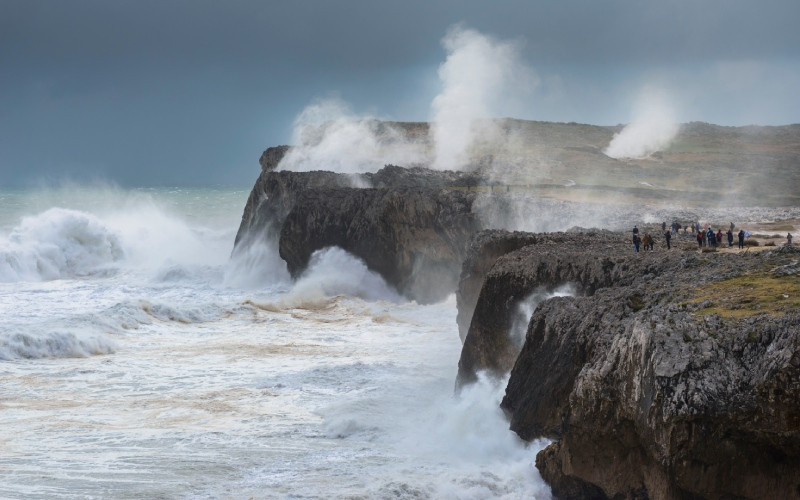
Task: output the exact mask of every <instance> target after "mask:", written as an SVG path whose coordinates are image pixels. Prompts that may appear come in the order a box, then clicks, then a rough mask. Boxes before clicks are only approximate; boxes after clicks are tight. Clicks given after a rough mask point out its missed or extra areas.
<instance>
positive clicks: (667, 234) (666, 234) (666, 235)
mask: <svg viewBox="0 0 800 500" xmlns="http://www.w3.org/2000/svg"><path fill="white" fill-rule="evenodd" d="M673 229H675V228H674V227H673ZM664 239H666V240H667V250H669V249H670V248H672V247H671V246H670V244H669V240H670V239H672V231H664Z"/></svg>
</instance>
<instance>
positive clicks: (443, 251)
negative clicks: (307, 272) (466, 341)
mask: <svg viewBox="0 0 800 500" xmlns="http://www.w3.org/2000/svg"><path fill="white" fill-rule="evenodd" d="M288 150H289V148H288V147H286V146H280V147H276V148H270V149H268V150H267V151H265V152H264V154H263V155H262V157H261V164H262V172H261V175H260V176H259V178H258V180H257V181H256V183H255V186H254V187H253V190H252V192H251V193H250V197H249V198H248V201H247V204H246V205H245V210H244V213H243V215H242V222H241V225H240V226H239V231H238V233H237V235H236V243H235V246H234V253H236V252H238V251H242V249H244V248H246V247H247V246H248V245H252V244H254V243H267V244H269V243H272V244H274V242H278V249H279V252H280V255H281V257H282V258H283V259H284V260H285V261H286V263H287V266H288V269H289V271H290V273H291V274H292V275H294V276H297V275H299V274H300V273H302V271H303V270H304V269H305V268H306V266H307V265H308V263H309V260H310V258H311V255H312V253H313V252H314V251H316V250H319V249H322V248H325V247H329V246H338V247H341V248H343V249H344V250H346V251H348V252H350V253H352V254H353V255H355V256H357V257H359V258H361V259H362V260H363V261H364V262H365V264H366V265H367V267H368V268H370V269H371V270H372V271H375V272H377V273H379V274H380V275H381V276H382V277H383V278H384V279H385V280H386V281H387V282H388V283H389V284H390V285H392V286H394V287H395V288H396V289H397V290H398V291H399V292H401V293H402V294H404V295H405V296H407V297H409V298H411V299H414V300H417V301H419V302H421V303H428V302H434V301H438V300H442V299H444V298H445V297H447V295H449V294H450V293H453V292H454V291H455V289H456V285H457V283H458V277H459V273H460V271H461V263H462V261H463V260H464V258H465V255H466V249H467V243H468V241H469V239H470V238H471V236H472V235H473V234H474V233H475V232H476V231H478V230H479V229H480V228H481V225H480V222H479V220H478V218H477V217H476V216H475V215H474V213H473V210H472V205H473V202H474V200H475V197H476V196H479V194H477V193H476V192H474V191H468V190H466V189H463V187H465V186H471V185H474V184H475V183H477V182H480V180H479V179H478V178H477V177H476V176H475V175H474V174H462V173H457V172H442V171H432V170H428V169H425V168H419V167H415V168H409V169H406V168H402V167H397V166H391V165H388V166H386V167H384V168H383V169H381V170H379V171H378V172H376V173H368V174H360V175H356V174H352V175H351V174H337V173H333V172H322V171H317V172H289V171H275V170H274V169H275V167H276V166H277V165H278V164H279V162H280V159H281V158H282V157H283V155H285V154H286V152H287V151H288Z"/></svg>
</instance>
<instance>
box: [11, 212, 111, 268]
mask: <svg viewBox="0 0 800 500" xmlns="http://www.w3.org/2000/svg"><path fill="white" fill-rule="evenodd" d="M124 255H125V252H124V251H123V248H122V244H121V243H120V239H119V237H118V236H117V235H116V234H115V233H114V232H113V231H112V230H111V229H109V228H108V227H107V226H106V225H105V224H103V223H102V222H101V221H100V220H99V219H98V218H97V217H95V216H93V215H91V214H87V213H84V212H79V211H76V210H68V209H64V208H51V209H49V210H47V211H45V212H42V213H41V214H39V215H36V216H32V217H25V218H23V219H22V221H21V222H20V224H19V225H18V226H17V227H16V228H14V230H13V231H12V232H11V234H10V235H9V236H8V237H7V238H4V239H0V281H3V282H15V281H46V280H54V279H59V278H71V277H79V276H87V275H92V274H96V273H102V274H107V273H108V272H110V271H113V269H110V266H112V265H113V264H114V263H116V262H118V261H120V260H121V259H122V258H123V257H124Z"/></svg>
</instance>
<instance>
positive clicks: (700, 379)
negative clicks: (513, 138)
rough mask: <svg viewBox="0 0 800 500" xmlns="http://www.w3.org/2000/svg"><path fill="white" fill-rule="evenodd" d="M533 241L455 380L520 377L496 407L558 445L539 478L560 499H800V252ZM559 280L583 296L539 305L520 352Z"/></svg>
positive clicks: (489, 285) (578, 239) (514, 255)
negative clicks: (642, 249)
mask: <svg viewBox="0 0 800 500" xmlns="http://www.w3.org/2000/svg"><path fill="white" fill-rule="evenodd" d="M537 236H540V237H541V238H542V239H541V241H537V242H535V243H533V244H531V245H528V246H525V247H522V248H520V249H518V250H515V251H512V252H510V253H509V254H507V255H505V256H502V257H500V258H498V259H497V260H496V262H495V264H494V265H493V266H492V268H491V270H490V271H489V272H488V273H487V275H486V279H485V281H484V284H483V287H482V289H481V292H480V294H479V299H478V301H477V304H476V306H475V311H474V315H473V318H472V322H471V326H470V331H469V334H468V337H467V341H466V342H465V344H464V350H463V352H462V358H461V362H460V366H459V378H460V380H461V382H462V383H463V382H465V381H469V379H470V378H471V377H472V376H474V372H475V370H478V369H485V370H489V371H490V372H492V373H497V374H498V375H499V374H501V373H502V372H503V370H507V369H511V373H510V378H509V382H508V387H507V389H506V396H505V398H504V399H503V402H502V407H503V409H504V410H505V412H506V414H507V415H508V417H509V419H510V423H511V428H512V430H514V431H515V432H517V433H518V434H519V435H520V436H521V437H522V438H523V439H526V440H530V439H534V438H537V437H548V438H550V439H553V440H554V442H553V443H552V444H551V445H550V446H548V447H547V448H546V449H545V450H543V451H542V452H540V454H539V455H538V457H537V461H536V465H537V468H539V470H540V472H541V474H542V477H543V478H544V479H545V480H546V481H547V482H548V483H549V484H550V485H551V487H552V488H553V492H554V494H555V495H557V496H559V497H561V498H663V499H679V498H795V497H797V496H798V495H800V337H798V335H797V332H798V331H800V303H798V302H797V299H792V296H793V294H794V293H795V292H800V276H798V274H797V273H798V267H800V266H798V265H797V262H798V260H800V253H798V252H797V251H795V250H794V249H788V248H786V249H780V250H777V251H772V252H763V253H760V254H749V253H746V254H738V255H736V254H728V255H720V254H697V253H696V252H687V251H674V252H657V253H640V254H633V253H632V252H631V251H630V248H628V247H629V245H628V244H627V234H619V235H618V238H617V240H618V241H619V242H620V243H616V241H615V240H614V238H613V237H610V236H609V239H607V240H606V239H605V237H604V236H598V235H593V236H587V235H537ZM548 238H550V241H548ZM687 248H688V247H687ZM565 281H571V282H574V283H576V284H577V285H578V286H579V293H578V294H577V296H574V297H558V298H553V299H550V300H547V301H545V302H543V303H541V304H540V305H539V306H538V307H537V308H536V310H535V312H534V313H533V316H532V317H531V319H530V322H529V324H528V328H527V333H526V338H525V342H524V345H523V347H522V349H521V351H519V350H517V349H514V348H513V344H512V343H510V342H509V340H508V327H509V320H508V318H509V317H510V315H509V311H510V310H511V309H512V308H513V307H514V304H516V303H517V302H518V301H519V300H520V299H521V298H522V297H524V296H525V294H526V293H530V291H531V290H533V289H535V288H536V287H538V286H540V285H546V286H555V285H557V284H559V283H563V282H565ZM765 284H766V285H765ZM762 285H763V286H762ZM760 290H763V296H762V295H760V294H761V292H760ZM777 290H781V294H778V292H777ZM756 291H759V292H758V293H756ZM517 353H519V354H518V355H517Z"/></svg>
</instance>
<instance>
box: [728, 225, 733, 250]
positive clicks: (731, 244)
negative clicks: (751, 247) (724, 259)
mask: <svg viewBox="0 0 800 500" xmlns="http://www.w3.org/2000/svg"><path fill="white" fill-rule="evenodd" d="M731 224H733V223H731ZM728 246H729V247H732V246H733V229H728Z"/></svg>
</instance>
